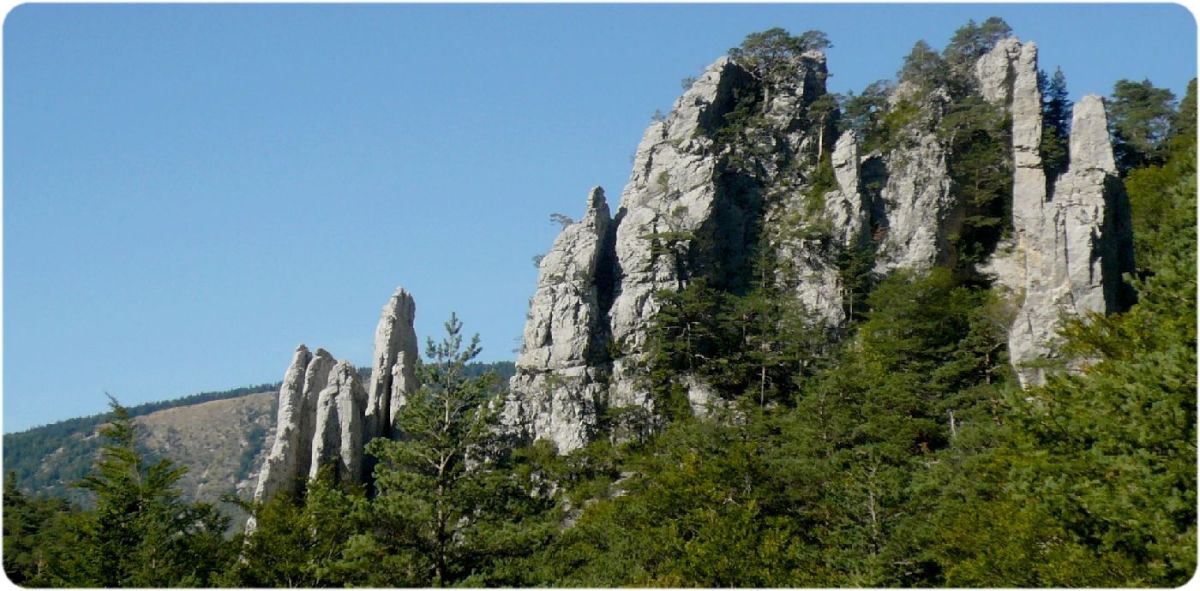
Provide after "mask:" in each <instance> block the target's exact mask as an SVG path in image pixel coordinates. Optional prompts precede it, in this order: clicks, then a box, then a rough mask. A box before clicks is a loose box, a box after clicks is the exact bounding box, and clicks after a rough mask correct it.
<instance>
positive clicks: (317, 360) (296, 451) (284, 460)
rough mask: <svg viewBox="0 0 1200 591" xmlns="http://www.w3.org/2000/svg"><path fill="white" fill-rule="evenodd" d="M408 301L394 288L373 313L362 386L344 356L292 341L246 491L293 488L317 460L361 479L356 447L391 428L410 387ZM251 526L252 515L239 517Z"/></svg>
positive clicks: (413, 340) (413, 384)
mask: <svg viewBox="0 0 1200 591" xmlns="http://www.w3.org/2000/svg"><path fill="white" fill-rule="evenodd" d="M415 314H416V304H415V303H414V302H413V298H412V296H411V295H409V293H408V292H407V291H405V290H404V289H403V288H399V289H397V290H396V293H395V294H393V295H392V298H391V299H390V300H389V301H388V303H387V305H385V306H384V307H383V314H382V316H381V317H380V319H379V327H378V329H377V330H376V333H375V359H374V364H373V367H372V369H371V382H370V391H369V392H368V390H367V389H366V388H364V387H363V385H362V382H361V381H360V380H359V378H358V371H357V370H356V369H355V367H354V366H353V365H351V364H350V363H349V362H348V361H337V360H335V359H334V358H333V357H332V356H331V355H330V354H329V353H328V352H326V351H325V350H324V349H317V352H316V354H313V353H310V352H309V350H308V348H307V347H305V346H304V345H300V346H299V347H297V348H296V353H295V355H294V356H293V357H292V363H291V365H289V366H288V369H287V372H286V373H285V374H284V376H283V385H282V386H280V388H279V410H278V419H277V422H276V427H275V443H274V444H273V445H272V447H271V453H270V454H269V455H268V456H267V458H266V460H264V462H263V465H262V468H260V470H259V479H258V487H257V488H256V489H255V491H254V499H255V500H256V501H263V500H266V499H269V498H270V497H271V496H273V495H274V494H276V493H278V492H280V491H286V492H290V493H293V494H295V493H298V492H300V490H302V488H303V486H304V483H305V481H306V480H308V479H311V478H314V477H316V475H317V471H318V470H319V469H320V468H321V467H323V466H332V470H333V472H334V477H335V478H337V479H339V480H341V481H348V482H356V483H360V482H367V481H369V479H370V466H369V464H368V463H367V462H365V461H364V457H363V448H364V446H365V445H366V444H367V442H369V441H370V440H372V439H374V438H375V437H391V436H394V435H395V433H394V429H393V424H394V420H395V417H396V413H397V412H399V409H400V408H401V407H402V406H403V405H404V401H405V398H406V396H408V395H409V394H411V393H412V392H414V391H415V390H416V388H417V379H416V367H417V336H416V332H414V330H413V319H414V317H415ZM247 528H248V530H253V522H251V523H250V524H248V525H247Z"/></svg>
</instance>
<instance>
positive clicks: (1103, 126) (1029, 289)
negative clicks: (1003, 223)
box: [976, 39, 1131, 386]
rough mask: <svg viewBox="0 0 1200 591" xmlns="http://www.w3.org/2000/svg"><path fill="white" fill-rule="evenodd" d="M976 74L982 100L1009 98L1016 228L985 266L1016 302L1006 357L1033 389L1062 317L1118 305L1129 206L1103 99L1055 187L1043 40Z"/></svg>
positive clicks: (1081, 120) (995, 58) (1087, 113)
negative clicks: (1041, 63) (1045, 120)
mask: <svg viewBox="0 0 1200 591" xmlns="http://www.w3.org/2000/svg"><path fill="white" fill-rule="evenodd" d="M976 73H977V75H978V76H980V80H979V82H980V87H981V89H982V92H983V95H984V97H985V98H987V99H988V100H991V101H993V102H996V103H1006V104H1007V106H1008V108H1009V112H1010V114H1011V115H1012V150H1013V161H1014V164H1015V168H1014V170H1013V206H1012V208H1013V211H1012V229H1013V232H1012V237H1011V238H1010V239H1009V240H1008V241H1007V243H1003V244H1001V246H1000V247H999V248H998V249H997V254H996V255H995V256H994V257H993V259H992V260H991V261H989V263H988V265H987V267H986V270H988V271H989V272H990V273H991V274H992V275H993V276H994V277H995V280H996V283H997V284H998V285H1001V286H1004V287H1006V288H1007V289H1008V290H1009V292H1010V293H1011V294H1013V297H1014V298H1016V299H1017V300H1018V301H1017V302H1016V304H1017V311H1016V317H1015V319H1014V321H1013V324H1012V326H1011V328H1010V329H1009V333H1008V349H1009V357H1010V359H1011V361H1012V364H1013V366H1014V367H1015V368H1016V370H1017V376H1018V378H1019V379H1020V381H1021V383H1022V385H1027V386H1028V385H1035V384H1039V383H1041V382H1042V381H1043V380H1044V370H1043V369H1040V368H1037V367H1033V366H1031V365H1030V362H1033V361H1037V360H1041V359H1046V358H1049V357H1052V356H1053V355H1054V346H1055V342H1056V341H1057V338H1058V335H1057V333H1058V329H1059V328H1060V322H1061V319H1062V318H1063V317H1066V316H1081V315H1084V314H1086V313H1089V312H1099V313H1105V312H1113V311H1116V310H1118V309H1120V308H1121V306H1122V302H1121V292H1122V279H1121V273H1122V272H1123V271H1125V270H1128V268H1129V266H1130V265H1129V261H1130V259H1131V257H1130V252H1131V248H1130V246H1129V237H1128V226H1129V221H1128V211H1127V208H1126V207H1124V206H1123V200H1124V195H1123V193H1122V192H1121V190H1120V182H1119V181H1118V180H1117V179H1116V165H1115V163H1114V160H1113V152H1112V144H1111V142H1110V140H1109V137H1108V118H1107V116H1106V115H1105V112H1104V103H1103V101H1102V100H1101V99H1100V97H1098V96H1094V95H1089V96H1085V97H1083V98H1082V99H1080V101H1079V102H1078V103H1076V105H1075V108H1074V115H1073V117H1072V126H1071V137H1070V164H1069V166H1068V168H1067V171H1066V172H1065V173H1063V174H1062V175H1061V176H1060V177H1059V178H1058V180H1057V181H1056V182H1055V184H1054V187H1053V191H1052V192H1048V190H1047V186H1046V176H1045V172H1044V170H1043V167H1042V160H1041V157H1040V155H1039V151H1040V148H1041V135H1042V114H1041V100H1042V96H1041V92H1040V90H1039V89H1038V83H1037V46H1036V45H1034V44H1033V43H1032V42H1029V43H1025V44H1024V45H1021V44H1020V43H1018V42H1017V41H1016V40H1015V39H1006V40H1004V41H1002V42H1000V43H999V44H997V46H996V47H995V48H994V49H992V51H991V52H989V53H988V54H987V55H986V56H984V57H983V58H981V59H980V61H979V64H978V66H977V68H976Z"/></svg>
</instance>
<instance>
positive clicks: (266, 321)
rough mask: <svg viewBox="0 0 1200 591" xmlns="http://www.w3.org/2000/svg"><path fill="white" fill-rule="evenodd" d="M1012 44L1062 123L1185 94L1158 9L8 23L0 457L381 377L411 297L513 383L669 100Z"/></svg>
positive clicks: (548, 12)
mask: <svg viewBox="0 0 1200 591" xmlns="http://www.w3.org/2000/svg"><path fill="white" fill-rule="evenodd" d="M991 15H999V16H1002V17H1003V18H1004V19H1006V20H1007V21H1008V22H1009V24H1011V25H1012V27H1013V28H1014V29H1015V31H1016V33H1017V34H1018V36H1020V37H1021V39H1023V40H1025V39H1034V40H1036V41H1037V42H1038V44H1039V47H1040V48H1041V64H1042V67H1043V68H1044V69H1047V70H1049V71H1053V69H1054V67H1055V66H1062V68H1063V70H1064V72H1065V73H1066V75H1067V81H1068V86H1069V88H1070V90H1071V91H1072V95H1073V96H1074V97H1076V98H1077V97H1078V96H1081V95H1082V94H1085V93H1100V94H1107V93H1108V91H1109V90H1110V89H1111V88H1112V84H1113V82H1114V81H1116V80H1118V79H1120V78H1131V79H1136V80H1141V79H1142V78H1147V77H1148V78H1150V79H1151V80H1152V81H1153V82H1154V83H1155V84H1157V85H1159V86H1167V87H1169V88H1171V89H1172V90H1174V91H1175V92H1176V93H1177V94H1179V95H1182V93H1183V89H1184V88H1185V85H1186V83H1187V80H1188V79H1190V78H1191V77H1193V76H1195V72H1196V28H1195V26H1196V25H1195V21H1194V19H1193V17H1192V16H1191V14H1190V13H1189V12H1188V11H1187V10H1186V9H1184V8H1182V7H1179V6H1173V5H1103V4H1102V5H1057V6H1037V5H983V4H975V5H957V6H951V5H925V6H905V5H830V4H815V5H779V4H767V5H748V6H730V5H701V6H695V5H692V6H687V5H575V6H560V5H511V6H510V5H475V6H463V5H452V6H436V5H398V6H382V5H359V6H336V5H333V6H319V5H291V6H282V5H280V6H271V5H257V6H236V5H210V6H184V5H175V6H172V5H109V6H86V5H24V6H20V7H18V8H16V9H15V10H14V11H13V12H11V13H9V14H8V17H7V20H6V21H5V23H4V31H3V44H4V60H3V61H4V113H3V114H4V195H3V199H4V201H3V205H4V211H3V213H4V240H3V246H4V257H3V262H4V293H3V295H4V335H3V336H4V366H3V371H4V374H3V375H4V378H3V386H4V390H3V399H4V404H3V411H4V420H3V426H4V430H5V431H6V432H11V431H16V430H22V429H25V428H28V427H31V426H34V425H38V424H42V423H47V422H53V421H56V420H60V419H65V418H70V417H73V416H79V415H83V414H90V413H95V412H100V411H102V410H104V408H105V404H106V401H105V398H104V392H110V393H112V394H114V395H115V396H117V397H118V398H119V399H120V400H121V401H122V402H124V403H126V404H130V405H132V404H137V403H140V402H145V401H151V400H161V399H166V398H172V397H177V396H181V395H187V394H191V393H195V392H200V391H205V390H219V389H226V388H231V387H237V386H241V385H246V384H250V383H260V382H267V381H274V380H278V379H280V376H282V374H283V371H284V369H285V366H286V365H287V363H288V361H289V359H290V356H291V351H292V349H293V348H294V347H295V346H296V344H298V343H301V342H303V343H307V344H308V345H309V346H310V347H312V346H321V347H325V348H327V349H328V350H329V351H330V352H331V353H333V355H334V356H336V357H338V358H344V359H349V360H351V361H353V362H355V363H359V364H364V363H367V362H368V361H369V359H370V355H371V346H372V337H373V333H374V329H375V323H376V321H377V320H378V315H379V311H380V308H381V306H382V305H383V304H384V302H385V301H386V300H387V299H388V296H389V295H390V294H391V292H392V290H393V289H394V288H395V287H396V286H397V285H404V286H406V287H407V288H408V289H409V290H410V291H412V292H413V293H414V294H415V297H416V300H417V314H418V317H417V331H418V333H419V334H420V335H421V336H422V339H424V337H425V336H427V335H436V334H438V333H439V331H440V326H441V322H442V321H444V320H445V318H446V317H447V316H448V314H449V313H450V311H452V310H455V311H457V312H458V313H459V315H460V317H461V318H462V319H463V320H464V322H465V323H466V327H467V329H468V330H469V331H478V332H479V333H480V334H481V336H482V337H483V343H484V354H483V356H482V359H485V360H502V359H512V358H513V357H514V355H513V349H514V348H516V347H517V346H519V342H518V338H519V335H520V334H521V330H522V325H523V323H524V317H525V310H526V303H527V300H528V298H529V297H530V295H532V293H533V289H534V286H535V281H536V270H535V269H534V267H533V264H532V263H531V257H533V255H535V254H537V253H541V252H544V251H545V250H546V249H547V248H548V247H549V246H550V244H551V242H552V241H553V239H554V236H555V233H556V227H555V226H554V225H552V224H551V223H550V222H549V221H548V215H549V214H550V213H552V212H562V213H566V214H568V215H571V216H578V215H579V214H580V213H581V211H582V209H583V206H584V202H585V198H586V195H587V191H588V188H589V187H591V186H593V185H597V184H599V185H603V186H604V187H605V188H606V189H607V192H608V195H609V199H610V203H611V204H612V205H613V207H614V208H615V207H616V204H617V200H618V198H619V196H620V193H621V188H622V187H623V185H624V183H625V180H626V177H627V175H628V169H629V164H630V158H631V155H632V153H633V151H634V148H635V147H636V145H637V142H638V140H639V139H640V137H641V134H642V131H643V128H644V127H645V125H646V124H647V123H648V122H649V119H650V115H651V114H652V113H653V112H654V111H655V109H662V110H664V111H665V110H667V109H668V108H669V106H670V104H671V102H672V101H673V100H674V98H675V97H676V95H678V94H679V92H680V87H679V81H680V79H681V78H684V77H685V76H690V75H695V74H697V73H699V72H700V71H701V70H703V68H704V67H705V66H706V65H707V64H708V63H710V62H712V61H713V60H714V59H716V58H717V57H718V56H720V55H722V54H723V53H724V52H725V50H727V49H728V48H729V47H731V46H734V45H737V44H738V43H740V41H741V40H742V38H743V37H744V36H745V35H746V34H747V33H750V32H753V31H757V30H762V29H766V28H770V27H773V26H781V27H784V28H787V29H789V30H791V31H792V32H796V33H798V32H801V31H804V30H807V29H820V30H823V31H825V32H826V33H828V35H829V38H830V39H831V40H832V42H833V43H834V47H833V48H832V49H831V50H830V51H829V66H830V70H831V72H832V73H833V77H832V78H831V79H830V87H831V90H833V91H838V92H844V91H847V90H861V89H862V88H863V87H864V86H865V85H866V84H868V83H869V82H871V81H874V80H877V79H881V78H889V77H892V75H893V74H894V73H895V71H896V70H897V69H898V68H899V66H900V63H901V60H902V58H903V56H904V55H906V54H907V52H908V50H909V49H910V48H911V47H912V45H913V43H914V42H915V41H917V40H918V39H925V40H927V41H928V42H930V43H931V44H932V45H934V46H935V47H941V46H942V45H944V44H945V42H946V41H947V40H948V39H949V37H950V35H951V34H952V33H953V32H954V30H955V29H956V28H957V27H959V26H960V25H962V24H964V23H965V22H966V21H967V19H968V18H974V19H976V20H977V21H980V20H983V19H984V18H987V17H988V16H991Z"/></svg>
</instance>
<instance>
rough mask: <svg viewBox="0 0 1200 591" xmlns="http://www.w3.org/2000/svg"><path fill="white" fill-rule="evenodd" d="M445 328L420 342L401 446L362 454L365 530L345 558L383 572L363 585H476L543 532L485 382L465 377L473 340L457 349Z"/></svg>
mask: <svg viewBox="0 0 1200 591" xmlns="http://www.w3.org/2000/svg"><path fill="white" fill-rule="evenodd" d="M445 328H446V336H445V337H444V339H443V340H442V342H440V343H438V344H435V343H434V342H433V340H432V339H430V340H429V342H428V345H427V348H426V356H427V357H428V358H429V361H428V362H427V363H425V364H423V365H422V379H421V388H420V389H419V390H418V391H417V392H416V393H415V394H413V395H411V396H410V397H409V398H408V400H407V401H406V404H405V406H404V408H403V409H402V410H401V412H400V414H399V416H398V417H397V432H398V433H400V436H399V439H398V440H395V441H390V440H385V439H376V440H374V441H372V442H371V443H370V444H369V445H368V447H367V451H368V452H369V453H370V454H372V455H374V456H376V457H377V458H378V459H379V464H378V465H377V466H376V467H375V487H376V491H377V495H376V497H375V499H374V500H373V502H372V506H371V518H370V519H371V523H372V524H373V526H372V527H371V530H370V532H369V534H370V535H369V536H366V537H359V538H358V539H357V540H355V541H354V543H355V545H356V547H355V548H353V549H352V551H351V552H350V553H349V555H348V556H349V559H355V560H360V561H365V560H371V558H370V557H374V560H372V563H373V564H374V565H375V566H376V567H377V570H378V571H380V573H382V574H381V576H380V577H376V578H375V579H373V580H371V581H369V582H370V583H371V584H384V583H386V585H383V586H396V585H403V586H412V585H415V586H422V585H434V586H445V585H451V584H454V583H457V582H461V581H465V580H479V579H478V578H477V579H469V578H470V577H472V576H475V577H483V576H484V575H485V571H487V570H488V568H487V565H488V564H490V563H494V562H501V561H504V560H505V559H507V558H511V557H512V556H513V555H521V554H522V553H524V552H526V551H527V547H526V545H527V544H537V543H539V542H540V541H541V539H542V537H543V536H544V535H546V530H545V528H542V527H540V522H538V518H539V517H540V516H541V514H542V513H541V511H542V510H543V509H544V507H543V506H542V504H541V501H539V499H537V498H534V497H532V496H531V495H530V493H529V490H528V488H527V487H526V486H522V482H520V481H519V479H517V478H516V477H515V475H514V472H513V471H512V470H511V467H510V464H508V463H506V458H505V454H503V453H502V449H501V443H502V442H501V440H500V438H499V437H498V436H497V435H496V432H495V416H496V415H495V412H496V411H495V410H494V409H493V408H491V407H490V406H489V405H488V404H487V402H488V396H489V394H490V392H491V390H492V388H491V384H492V380H493V376H492V375H490V374H488V375H485V376H482V377H478V378H468V377H467V376H466V375H465V373H464V367H465V366H466V364H467V363H468V362H470V361H471V360H472V359H474V358H475V356H477V355H478V354H479V352H480V348H479V337H478V336H475V337H473V338H472V339H471V340H470V341H469V342H468V343H466V344H465V346H464V342H463V335H462V323H461V322H460V321H459V320H458V318H457V317H455V316H454V315H453V314H452V315H451V316H450V320H449V321H448V322H446V324H445ZM526 484H527V483H526ZM527 526H528V527H527ZM364 564H365V563H364ZM482 580H485V581H486V580H487V579H482Z"/></svg>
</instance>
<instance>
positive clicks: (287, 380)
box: [254, 345, 334, 501]
mask: <svg viewBox="0 0 1200 591" xmlns="http://www.w3.org/2000/svg"><path fill="white" fill-rule="evenodd" d="M333 365H334V362H333V358H332V357H331V356H330V355H329V353H328V352H326V351H325V350H324V349H317V353H316V354H315V355H314V354H312V353H310V352H309V350H308V347H305V346H304V345H300V346H299V347H297V348H296V353H295V355H293V356H292V363H291V365H289V366H288V369H287V372H286V373H285V374H284V376H283V384H282V385H281V386H280V388H279V407H278V411H277V419H276V427H275V442H274V444H273V445H272V446H271V452H270V454H269V455H268V456H267V458H266V460H265V461H264V462H263V466H262V468H261V469H260V470H259V477H258V487H257V488H256V489H255V491H254V499H255V500H256V501H261V500H265V499H269V498H270V497H271V496H273V495H275V494H276V493H278V492H280V491H286V492H288V493H292V494H295V493H298V492H300V489H301V486H302V485H303V479H304V478H305V477H307V475H308V472H309V469H310V466H311V462H312V441H313V432H314V428H315V424H316V418H317V417H316V409H317V395H318V394H319V393H320V391H321V390H322V389H324V388H325V383H326V381H327V380H328V376H329V371H330V370H331V369H332V368H333Z"/></svg>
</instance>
